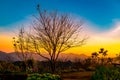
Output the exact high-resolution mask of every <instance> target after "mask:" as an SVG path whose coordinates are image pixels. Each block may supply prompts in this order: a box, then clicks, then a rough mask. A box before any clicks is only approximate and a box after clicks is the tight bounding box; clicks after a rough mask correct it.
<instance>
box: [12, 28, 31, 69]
mask: <svg viewBox="0 0 120 80" xmlns="http://www.w3.org/2000/svg"><path fill="white" fill-rule="evenodd" d="M13 46H14V49H15V52H16V55H17V56H18V58H19V59H20V61H24V64H25V70H27V60H28V59H30V58H31V56H32V53H31V52H32V50H31V49H32V47H31V43H30V38H29V37H28V35H27V33H26V32H25V30H24V28H21V29H20V30H19V33H18V34H17V36H16V37H13Z"/></svg>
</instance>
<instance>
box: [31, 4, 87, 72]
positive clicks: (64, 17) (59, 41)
mask: <svg viewBox="0 0 120 80" xmlns="http://www.w3.org/2000/svg"><path fill="white" fill-rule="evenodd" d="M37 10H38V12H39V17H35V18H36V21H35V22H34V24H33V29H34V34H33V35H32V36H31V38H32V40H33V43H34V48H35V51H36V53H38V54H39V55H40V56H42V57H43V58H45V59H47V60H48V61H50V65H51V71H52V72H53V73H54V72H55V67H56V61H57V59H58V57H59V54H60V53H62V52H64V51H66V50H68V49H70V48H72V47H77V46H81V45H83V44H84V42H85V40H86V38H85V37H84V36H83V37H82V36H80V37H79V35H80V32H81V29H82V28H81V25H82V24H83V23H82V22H79V23H78V22H77V20H73V19H72V18H71V17H70V16H69V15H68V14H58V13H57V12H47V11H46V10H44V11H41V10H40V8H39V5H38V6H37ZM41 48H43V49H44V50H45V51H46V53H48V54H49V56H50V57H46V56H44V55H42V53H41V51H40V49H41Z"/></svg>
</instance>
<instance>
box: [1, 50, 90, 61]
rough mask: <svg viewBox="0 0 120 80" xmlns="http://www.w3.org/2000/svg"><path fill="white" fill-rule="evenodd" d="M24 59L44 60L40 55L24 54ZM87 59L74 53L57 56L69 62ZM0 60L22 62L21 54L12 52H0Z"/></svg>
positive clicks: (83, 55)
mask: <svg viewBox="0 0 120 80" xmlns="http://www.w3.org/2000/svg"><path fill="white" fill-rule="evenodd" d="M26 55H27V56H26V58H33V59H34V60H38V61H43V60H45V59H44V58H43V57H41V56H40V55H38V54H32V53H31V54H30V53H29V54H26ZM43 55H44V56H46V57H49V55H48V54H43ZM86 58H88V56H86V55H85V54H75V53H67V54H66V53H61V54H60V55H59V58H58V60H63V61H65V60H70V61H74V60H76V59H81V60H84V59H86ZM0 60H1V61H20V60H22V54H21V55H18V54H17V53H15V52H12V53H6V52H2V51H0Z"/></svg>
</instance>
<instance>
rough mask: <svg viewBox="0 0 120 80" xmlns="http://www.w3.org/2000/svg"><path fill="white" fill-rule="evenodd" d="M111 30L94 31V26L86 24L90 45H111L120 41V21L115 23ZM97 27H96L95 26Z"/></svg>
mask: <svg viewBox="0 0 120 80" xmlns="http://www.w3.org/2000/svg"><path fill="white" fill-rule="evenodd" d="M113 24H114V25H113V26H112V28H111V29H109V30H106V31H104V32H102V31H98V30H97V29H94V28H93V27H91V26H93V25H91V24H86V25H84V26H86V27H85V28H86V33H87V35H88V36H89V40H88V44H110V43H116V42H119V40H120V21H116V22H114V23H113ZM94 27H95V26H94Z"/></svg>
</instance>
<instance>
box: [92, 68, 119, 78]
mask: <svg viewBox="0 0 120 80" xmlns="http://www.w3.org/2000/svg"><path fill="white" fill-rule="evenodd" d="M92 80H120V68H118V67H112V68H108V67H104V66H101V67H98V68H97V69H96V71H95V73H94V75H93V76H92Z"/></svg>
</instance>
